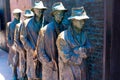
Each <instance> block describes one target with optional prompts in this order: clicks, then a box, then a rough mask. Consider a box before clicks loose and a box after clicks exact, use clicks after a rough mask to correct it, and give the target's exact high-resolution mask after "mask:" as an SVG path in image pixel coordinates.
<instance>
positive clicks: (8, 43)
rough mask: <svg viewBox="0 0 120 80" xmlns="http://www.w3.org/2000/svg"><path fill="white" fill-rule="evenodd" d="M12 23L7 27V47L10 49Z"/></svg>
mask: <svg viewBox="0 0 120 80" xmlns="http://www.w3.org/2000/svg"><path fill="white" fill-rule="evenodd" d="M10 23H11V22H8V23H7V25H6V39H7V45H8V47H10V46H12V45H11V37H10V27H9V26H10Z"/></svg>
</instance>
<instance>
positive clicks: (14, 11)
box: [12, 9, 22, 14]
mask: <svg viewBox="0 0 120 80" xmlns="http://www.w3.org/2000/svg"><path fill="white" fill-rule="evenodd" d="M12 13H13V14H15V13H22V10H20V9H14V10H13V12H12Z"/></svg>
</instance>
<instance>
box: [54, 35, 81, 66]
mask: <svg viewBox="0 0 120 80" xmlns="http://www.w3.org/2000/svg"><path fill="white" fill-rule="evenodd" d="M56 44H57V48H58V55H59V57H60V58H61V59H62V61H63V62H64V63H69V64H81V61H82V59H81V58H80V55H79V54H75V53H74V52H73V50H72V49H71V48H70V46H69V45H68V44H67V42H66V41H65V39H63V38H61V35H59V37H58V39H57V42H56Z"/></svg>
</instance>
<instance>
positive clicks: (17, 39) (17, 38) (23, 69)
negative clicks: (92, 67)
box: [14, 23, 26, 77]
mask: <svg viewBox="0 0 120 80" xmlns="http://www.w3.org/2000/svg"><path fill="white" fill-rule="evenodd" d="M22 27H23V24H22V23H18V24H17V25H16V28H15V33H14V44H15V47H16V51H17V52H18V53H19V71H20V73H22V74H20V75H21V77H22V76H25V74H26V51H25V49H24V46H23V44H22V42H21V40H20V31H21V28H22Z"/></svg>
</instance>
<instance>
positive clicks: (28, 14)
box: [23, 10, 34, 19]
mask: <svg viewBox="0 0 120 80" xmlns="http://www.w3.org/2000/svg"><path fill="white" fill-rule="evenodd" d="M23 16H24V18H25V19H27V18H31V17H33V16H34V13H33V12H32V11H31V10H25V11H24V14H23Z"/></svg>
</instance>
